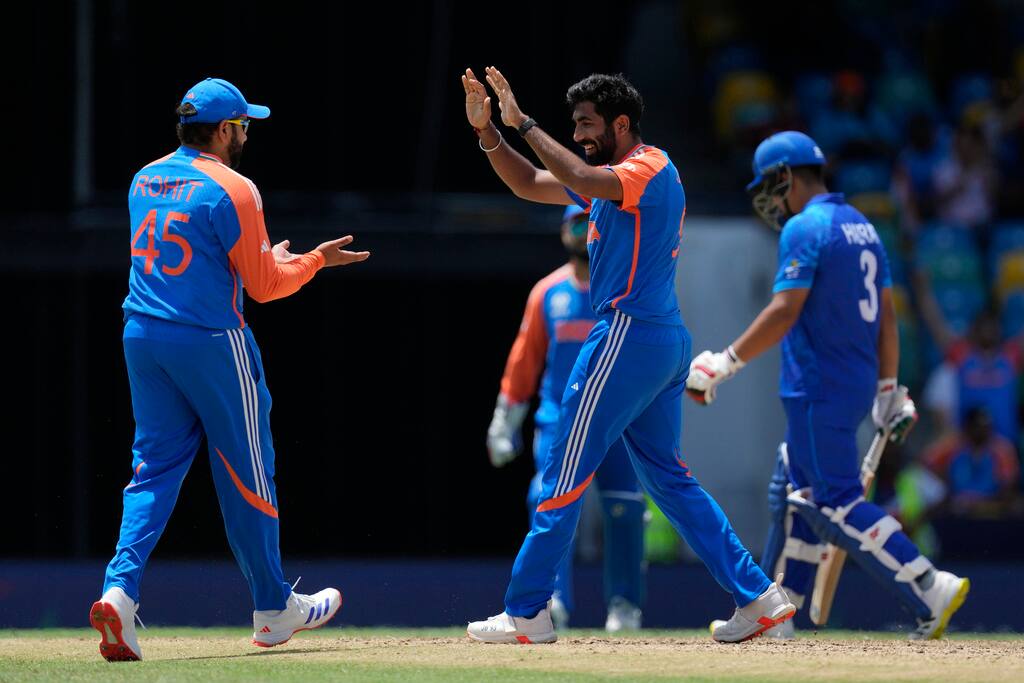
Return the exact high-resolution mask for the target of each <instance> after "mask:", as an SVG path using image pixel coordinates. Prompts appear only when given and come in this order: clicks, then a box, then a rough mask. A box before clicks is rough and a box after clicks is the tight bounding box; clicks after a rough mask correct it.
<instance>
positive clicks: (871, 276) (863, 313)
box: [857, 249, 878, 323]
mask: <svg viewBox="0 0 1024 683" xmlns="http://www.w3.org/2000/svg"><path fill="white" fill-rule="evenodd" d="M860 269H861V272H863V273H864V288H865V289H867V290H868V298H867V299H861V300H860V301H858V302H857V303H858V304H860V317H862V318H864V320H865V321H866V322H869V323H873V322H875V320H876V319H878V287H877V285H875V275H877V274H878V257H876V256H875V253H874V252H873V251H870V250H868V249H865V250H864V251H862V252H860Z"/></svg>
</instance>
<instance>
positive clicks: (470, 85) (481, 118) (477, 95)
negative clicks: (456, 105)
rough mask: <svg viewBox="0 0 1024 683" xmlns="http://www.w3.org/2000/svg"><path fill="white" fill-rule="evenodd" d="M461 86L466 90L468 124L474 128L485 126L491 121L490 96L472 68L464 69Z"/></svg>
mask: <svg viewBox="0 0 1024 683" xmlns="http://www.w3.org/2000/svg"><path fill="white" fill-rule="evenodd" d="M462 87H463V89H465V91H466V118H467V119H469V125H471V126H473V127H474V128H476V129H482V128H486V127H487V126H488V125H489V124H490V122H491V98H490V97H488V96H487V89H486V88H485V87H484V84H483V83H481V82H480V81H478V80H477V78H476V76H475V75H474V74H473V70H472V69H466V73H465V74H464V75H463V76H462Z"/></svg>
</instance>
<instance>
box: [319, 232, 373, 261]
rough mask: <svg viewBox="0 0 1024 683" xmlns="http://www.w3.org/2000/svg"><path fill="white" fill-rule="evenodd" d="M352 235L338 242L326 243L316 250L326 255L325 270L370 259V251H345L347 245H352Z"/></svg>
mask: <svg viewBox="0 0 1024 683" xmlns="http://www.w3.org/2000/svg"><path fill="white" fill-rule="evenodd" d="M352 239H353V237H352V235H345V236H344V237H340V238H338V239H336V240H331V241H329V242H324V243H323V244H321V245H319V246H318V247H317V248H316V250H317V251H319V252H320V253H322V254H323V255H324V268H330V267H331V266H347V265H348V264H350V263H358V262H359V261H365V260H366V259H368V258H370V252H368V251H345V250H344V249H342V247H344V246H345V245H348V244H351V243H352Z"/></svg>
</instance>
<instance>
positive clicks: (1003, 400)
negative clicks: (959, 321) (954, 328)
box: [924, 308, 1024, 445]
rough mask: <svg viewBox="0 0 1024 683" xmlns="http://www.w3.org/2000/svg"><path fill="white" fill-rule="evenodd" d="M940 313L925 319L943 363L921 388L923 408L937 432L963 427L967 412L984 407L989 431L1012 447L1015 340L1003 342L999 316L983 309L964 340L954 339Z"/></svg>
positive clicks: (1016, 423)
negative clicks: (934, 418) (990, 423)
mask: <svg viewBox="0 0 1024 683" xmlns="http://www.w3.org/2000/svg"><path fill="white" fill-rule="evenodd" d="M940 317H941V314H938V313H937V311H934V310H933V311H931V315H926V316H925V320H926V322H929V318H930V319H931V320H930V326H931V328H932V335H933V337H934V338H935V341H936V343H938V344H939V348H940V349H941V350H942V351H943V354H944V356H945V358H946V361H945V363H943V365H942V366H940V367H939V368H938V369H937V370H936V371H935V372H934V373H933V375H932V377H931V378H929V380H928V384H927V386H926V387H925V396H924V404H925V407H926V408H927V409H929V410H931V411H934V412H935V413H937V417H938V420H937V423H938V424H939V425H940V428H942V429H946V430H949V429H955V428H960V427H962V426H963V425H965V424H966V418H967V414H968V413H969V412H970V411H971V409H973V408H979V407H980V408H984V409H985V410H986V411H987V413H988V414H989V416H990V418H991V419H992V421H993V424H994V427H995V431H996V433H998V434H999V435H1001V436H1002V437H1004V438H1006V439H1008V440H1009V441H1010V442H1011V443H1012V444H1014V445H1016V444H1017V440H1018V438H1019V434H1020V415H1019V410H1018V405H1019V401H1018V395H1017V394H1018V392H1017V389H1018V379H1019V378H1020V374H1021V369H1022V362H1024V354H1022V352H1021V343H1020V340H1019V338H1014V339H1011V340H1009V341H1005V342H1004V340H1003V338H1002V327H1001V325H1000V322H999V314H998V312H997V311H995V310H993V309H992V308H987V309H985V310H984V311H982V313H981V314H980V315H979V316H978V317H977V318H976V319H975V321H974V323H973V324H972V325H971V328H970V330H969V332H968V334H967V337H966V338H958V337H956V336H954V335H953V334H952V333H951V332H950V331H949V330H948V328H946V327H945V326H944V324H943V322H942V321H941V319H940V320H936V318H940Z"/></svg>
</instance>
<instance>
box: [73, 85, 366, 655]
mask: <svg viewBox="0 0 1024 683" xmlns="http://www.w3.org/2000/svg"><path fill="white" fill-rule="evenodd" d="M177 114H178V116H179V117H180V118H179V124H178V127H177V131H178V139H179V141H180V142H181V146H180V147H178V149H177V150H176V151H174V152H172V153H171V154H168V155H167V156H165V157H163V158H162V159H159V160H157V161H154V162H153V163H151V164H149V165H147V166H145V167H144V168H143V169H141V170H140V171H139V172H138V173H137V174H136V175H135V178H134V179H133V180H132V184H131V187H130V188H129V190H128V209H129V214H130V217H131V233H130V236H131V270H130V274H129V281H128V296H127V298H126V299H125V301H124V306H123V308H124V316H125V326H124V353H125V362H126V364H127V366H128V379H129V383H130V385H131V393H132V411H133V413H134V416H135V443H134V445H133V447H132V451H133V454H134V457H133V460H132V472H133V476H132V479H131V482H130V483H129V484H128V486H127V487H126V488H125V489H124V513H123V516H122V521H121V533H120V537H119V539H118V542H117V549H116V551H115V553H114V558H113V559H112V560H111V561H110V564H109V566H108V567H107V572H106V578H105V579H104V582H103V592H102V597H101V598H100V599H99V600H98V601H97V602H96V603H95V604H93V606H92V609H90V611H89V620H90V623H91V624H92V626H93V627H94V628H95V629H96V630H98V631H99V632H100V634H101V640H100V653H101V654H102V655H103V657H104V658H106V659H107V660H109V661H129V660H138V659H142V651H141V649H140V648H139V643H138V639H137V637H136V633H135V614H136V611H137V609H138V603H139V586H140V583H141V581H142V572H143V569H144V568H145V566H146V561H147V560H148V558H149V555H150V553H151V552H152V551H153V548H154V546H155V545H156V542H157V540H158V539H159V538H160V534H161V533H163V530H164V527H165V526H166V525H167V521H168V519H169V518H170V515H171V511H172V509H173V508H174V504H175V501H176V500H177V497H178V491H179V490H180V488H181V483H182V481H183V480H184V478H185V474H186V473H187V472H188V469H189V466H190V465H191V464H192V459H193V458H194V457H195V454H196V451H197V450H198V448H199V443H200V440H201V439H202V437H203V435H204V434H205V436H206V440H207V443H208V446H209V451H210V466H211V468H212V470H213V480H214V483H215V484H216V487H217V496H218V498H219V500H220V507H221V512H222V513H223V516H224V527H225V530H226V531H227V536H228V542H229V544H230V545H231V550H232V551H233V552H234V555H235V559H237V560H238V564H239V566H240V567H241V569H242V573H243V574H244V575H245V578H246V580H247V581H248V583H249V589H250V591H251V593H252V597H253V603H254V607H255V611H254V612H253V631H254V633H253V644H255V645H259V646H262V647H271V646H273V645H280V644H281V643H284V642H285V641H287V640H288V639H289V638H291V636H292V635H293V634H294V633H295V632H296V631H301V630H305V629H310V628H316V627H318V626H322V625H323V624H324V623H326V622H327V621H328V620H329V619H331V617H333V616H334V614H335V612H337V610H338V608H339V607H340V606H341V593H339V592H338V590H337V589H335V588H327V589H325V590H322V591H319V592H318V593H315V594H314V595H301V594H299V593H295V592H294V591H293V590H292V587H291V586H289V585H288V583H287V582H286V581H285V579H284V574H283V572H282V569H281V554H280V549H279V543H278V509H277V493H276V491H275V487H274V445H273V440H272V439H271V435H270V403H271V401H270V392H269V390H268V389H267V381H266V378H265V376H264V372H263V364H262V361H261V359H260V351H259V347H257V346H256V340H255V338H254V337H253V334H252V331H251V330H250V329H249V327H248V326H247V325H246V323H245V318H244V317H243V316H242V309H243V297H242V291H243V290H245V291H246V292H248V293H249V296H250V297H251V298H253V299H255V300H256V301H259V302H264V301H271V300H273V299H279V298H281V297H285V296H288V295H289V294H293V293H295V292H296V291H298V289H299V288H300V287H302V285H304V284H305V283H306V282H308V281H309V280H311V279H312V278H313V276H314V275H315V274H316V273H317V271H318V270H320V269H321V268H324V267H329V266H341V265H347V264H350V263H355V262H358V261H364V260H366V258H368V257H369V252H350V251H344V250H342V249H341V247H343V246H345V245H347V244H348V243H350V242H351V241H352V237H351V236H346V237H342V238H340V239H336V240H332V241H330V242H324V243H323V244H321V245H320V246H318V247H317V248H316V249H314V250H312V251H310V252H308V253H306V254H301V255H296V254H291V253H289V252H288V246H289V243H288V241H287V240H285V241H284V242H281V243H279V244H276V245H274V246H273V247H272V246H271V244H270V238H269V237H268V235H267V229H266V226H265V224H264V217H263V200H262V198H261V197H260V193H259V190H257V189H256V185H254V184H253V182H252V181H251V180H249V179H248V178H246V177H245V176H242V175H240V174H239V173H237V172H236V171H234V170H233V169H234V168H236V167H237V166H238V163H239V160H240V158H241V154H242V147H243V145H244V144H245V142H246V139H247V133H248V129H249V122H250V121H251V120H253V119H265V118H267V117H268V116H270V110H269V109H268V108H267V107H263V106H260V105H255V104H248V103H247V102H246V100H245V98H244V97H243V96H242V93H241V92H239V90H238V88H236V87H235V86H233V85H232V84H230V83H228V82H227V81H224V80H221V79H216V78H207V79H206V80H204V81H201V82H200V83H197V84H196V85H195V86H193V87H192V88H190V89H189V90H188V92H187V93H186V94H185V96H184V98H183V99H182V100H181V103H180V104H179V105H178V108H177Z"/></svg>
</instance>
